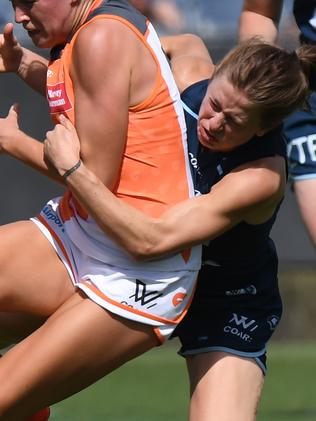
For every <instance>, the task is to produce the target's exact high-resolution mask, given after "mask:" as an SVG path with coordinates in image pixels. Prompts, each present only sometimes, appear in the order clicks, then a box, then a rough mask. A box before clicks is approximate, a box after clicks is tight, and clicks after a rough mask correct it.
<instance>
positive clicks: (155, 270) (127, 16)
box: [34, 0, 201, 335]
mask: <svg viewBox="0 0 316 421" xmlns="http://www.w3.org/2000/svg"><path fill="white" fill-rule="evenodd" d="M111 19H114V20H117V21H119V22H120V23H122V24H123V25H126V26H127V27H128V28H129V29H130V30H131V31H133V33H134V34H135V35H136V36H137V37H138V39H139V41H140V42H142V43H143V44H144V45H145V46H146V48H148V51H149V52H150V54H151V55H152V57H153V60H154V61H155V63H156V64H157V78H156V84H155V87H154V89H153V91H152V93H151V94H150V96H149V97H148V98H147V99H146V100H145V101H143V102H142V103H140V104H138V105H137V106H135V107H130V108H129V110H128V112H129V118H128V131H127V139H126V147H125V150H124V154H123V159H122V165H121V171H120V177H119V180H118V182H117V186H116V190H115V191H114V193H115V194H116V196H117V197H119V198H120V199H121V200H123V201H125V202H126V203H128V204H129V205H131V206H133V207H135V208H137V209H139V210H141V211H142V212H144V213H145V214H147V215H150V216H152V217H159V215H161V214H162V213H163V212H164V211H165V210H167V209H168V208H169V207H170V206H172V205H173V204H175V203H177V202H180V201H182V200H185V199H187V198H189V197H191V196H193V195H194V189H193V183H192V179H191V173H190V168H189V161H188V158H187V144H186V126H185V120H184V114H183V109H182V106H181V101H180V94H179V92H178V90H177V87H176V85H175V82H174V79H173V77H172V73H171V70H170V68H169V65H168V62H167V60H166V58H165V56H164V53H163V51H162V48H161V45H160V42H159V39H158V36H157V34H156V32H155V30H154V28H153V26H152V25H151V24H150V22H149V21H148V20H147V19H146V18H145V17H144V16H143V15H141V14H140V13H139V12H138V11H137V10H136V9H135V8H133V7H132V6H131V5H130V3H129V2H128V1H126V0H109V1H100V0H96V1H94V2H93V4H92V7H91V9H90V10H89V11H88V12H87V15H86V17H85V21H84V23H83V25H82V26H81V27H80V28H79V29H78V31H77V32H76V33H75V34H74V35H73V37H72V38H71V39H70V40H69V42H68V43H67V44H66V45H65V46H62V47H58V48H54V49H53V50H52V52H51V62H50V64H49V69H48V73H47V97H48V101H49V106H50V112H51V115H52V117H53V118H54V116H56V115H57V114H58V113H63V114H64V115H66V116H67V117H68V118H69V119H70V120H71V121H72V122H73V123H74V120H75V110H74V104H75V101H74V90H73V84H72V80H71V76H70V72H69V68H70V63H71V60H72V50H73V46H74V44H75V42H76V39H77V36H78V34H79V33H80V31H82V30H84V28H86V27H87V26H88V25H90V24H91V23H92V22H94V21H96V20H104V21H107V20H111ZM104 118H106V116H104ZM104 140H105V142H106V139H104ZM34 222H35V223H37V225H38V226H39V227H40V229H41V230H42V231H43V233H44V234H45V235H46V236H47V238H48V239H49V240H50V241H51V242H52V243H53V245H54V247H55V249H56V251H57V252H58V254H59V256H60V257H61V258H62V260H63V262H64V264H65V266H66V267H67V269H68V272H69V274H70V276H71V277H72V279H73V282H74V283H75V284H76V285H77V286H78V287H79V288H81V289H83V290H84V291H85V292H86V294H87V295H88V296H89V297H90V298H92V299H93V300H94V301H96V302H98V303H99V304H100V305H102V306H104V307H105V308H107V309H109V310H110V311H113V312H115V313H116V314H120V315H121V316H123V317H127V318H131V319H133V320H136V321H140V322H144V323H148V324H152V325H154V326H158V327H159V329H160V333H161V334H162V335H168V334H170V332H171V331H172V329H173V328H174V326H175V324H176V323H177V322H178V321H179V320H180V319H181V318H182V317H183V315H184V313H185V311H186V309H187V307H188V304H189V302H190V300H191V297H192V294H193V290H194V284H195V280H196V277H197V271H198V269H199V268H200V256H201V248H200V247H194V248H192V249H190V250H186V251H184V252H182V253H178V254H174V255H172V256H170V257H168V258H165V259H162V260H156V261H150V262H145V263H139V262H136V261H135V260H134V259H133V258H132V257H130V256H129V255H128V254H127V253H126V252H125V251H124V250H123V249H122V248H120V247H119V246H117V244H116V243H115V242H113V241H112V240H111V239H110V238H108V237H107V236H106V235H105V234H104V233H103V231H102V230H101V229H100V228H99V226H98V225H97V224H96V223H95V221H94V220H93V219H92V218H91V217H90V216H89V215H88V214H87V212H86V211H85V210H84V209H83V208H82V207H81V206H80V204H79V203H78V202H77V201H76V200H75V198H74V197H73V196H72V194H71V192H69V191H67V192H66V193H65V195H64V196H63V198H56V199H54V200H52V201H50V202H49V203H48V204H47V205H46V206H45V207H44V209H43V210H42V212H41V214H40V216H39V217H38V218H37V219H36V220H34ZM166 326H167V329H166ZM164 328H165V330H164V332H163V333H162V331H163V329H164Z"/></svg>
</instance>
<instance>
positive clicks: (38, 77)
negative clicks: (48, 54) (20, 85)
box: [17, 48, 48, 96]
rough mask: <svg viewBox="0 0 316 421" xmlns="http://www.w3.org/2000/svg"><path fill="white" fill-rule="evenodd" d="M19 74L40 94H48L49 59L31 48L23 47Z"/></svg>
mask: <svg viewBox="0 0 316 421" xmlns="http://www.w3.org/2000/svg"><path fill="white" fill-rule="evenodd" d="M22 50H23V54H22V58H21V62H20V65H19V68H18V71H17V74H18V76H19V77H20V78H21V79H22V80H23V81H24V82H25V83H26V84H27V85H28V86H30V87H31V88H32V89H34V90H35V91H36V92H38V93H39V94H41V95H43V96H46V77H47V66H48V60H47V59H46V58H44V57H42V56H40V55H39V54H36V53H34V52H33V51H31V50H28V49H26V48H23V49H22Z"/></svg>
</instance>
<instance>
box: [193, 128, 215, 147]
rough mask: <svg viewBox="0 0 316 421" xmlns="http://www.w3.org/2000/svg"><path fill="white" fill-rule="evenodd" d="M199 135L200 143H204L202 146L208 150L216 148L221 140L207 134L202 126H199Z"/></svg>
mask: <svg viewBox="0 0 316 421" xmlns="http://www.w3.org/2000/svg"><path fill="white" fill-rule="evenodd" d="M197 134H198V138H199V141H200V142H201V143H202V145H204V146H206V147H208V148H214V147H215V146H216V145H217V144H218V143H219V140H218V139H217V138H216V137H215V136H213V135H211V134H210V133H209V132H207V131H206V130H205V129H204V127H203V126H201V125H200V126H198V129H197Z"/></svg>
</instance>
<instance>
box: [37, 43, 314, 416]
mask: <svg viewBox="0 0 316 421" xmlns="http://www.w3.org/2000/svg"><path fill="white" fill-rule="evenodd" d="M163 47H164V50H165V51H166V53H167V54H168V55H169V56H170V59H171V66H172V70H173V74H174V76H175V79H176V82H177V85H178V87H179V90H180V92H181V93H182V101H183V107H184V112H185V114H186V118H187V130H188V135H189V136H188V137H189V148H188V149H189V150H188V153H189V158H190V161H191V167H192V171H193V175H194V179H195V186H196V190H197V191H196V194H197V195H196V197H195V198H192V199H190V200H187V201H185V202H182V203H180V204H178V205H176V206H174V207H172V208H171V209H170V210H168V211H167V212H166V213H164V214H163V215H162V216H161V217H160V218H156V219H155V218H150V217H147V216H146V215H144V214H142V213H140V212H137V211H135V210H133V209H132V208H130V207H128V206H126V204H123V203H120V201H119V200H118V199H117V198H115V197H114V196H113V194H112V193H111V192H110V191H109V190H108V189H105V188H104V186H102V185H101V183H100V182H99V180H98V178H97V177H96V176H95V175H94V174H93V173H92V172H91V171H89V170H88V169H87V168H86V167H85V165H81V166H80V167H79V168H78V169H76V171H75V172H73V173H72V174H71V175H70V176H69V177H68V178H67V185H68V187H69V188H70V189H71V190H72V192H73V193H74V194H75V195H76V196H77V197H78V199H79V200H80V202H81V203H82V204H83V205H84V207H86V206H87V210H88V211H89V212H90V213H91V214H93V215H94V218H95V220H96V222H97V223H98V224H99V226H100V227H102V229H103V230H104V231H105V232H106V233H108V234H109V235H111V237H112V238H113V239H114V240H116V241H117V242H119V244H121V245H122V246H123V247H124V248H125V249H126V250H127V251H128V252H129V253H130V254H131V255H133V256H134V257H135V259H137V260H138V261H141V260H148V259H154V258H159V257H161V256H165V255H166V254H168V253H174V252H176V251H178V250H181V249H186V248H187V247H189V246H191V245H192V244H197V243H203V244H204V253H203V262H202V269H201V270H200V275H199V281H198V286H197V290H196V295H195V297H194V299H193V302H192V304H191V307H190V308H189V311H188V313H187V315H186V317H185V318H184V319H183V321H182V322H181V324H180V325H179V326H178V327H177V329H176V334H177V335H178V336H179V337H180V340H181V343H182V348H181V351H180V352H181V354H182V355H184V356H185V357H186V360H187V365H188V369H189V375H190V382H191V392H192V396H191V405H190V419H191V420H192V421H193V420H194V421H195V420H209V419H215V420H217V421H222V420H227V419H231V416H232V415H231V414H234V415H233V418H234V421H248V420H249V421H250V420H253V419H254V418H255V414H256V409H257V405H258V401H259V397H260V393H261V388H262V384H263V380H264V371H265V344H266V342H267V341H268V339H269V338H270V336H271V335H272V333H273V331H274V329H275V328H276V326H277V324H278V322H279V319H280V317H281V311H282V304H281V299H280V295H279V291H278V282H277V255H276V252H275V249H274V245H273V243H272V241H271V239H270V238H269V233H270V230H271V227H272V225H273V222H274V220H275V217H276V214H277V211H278V208H279V206H280V203H281V202H282V199H283V195H284V189H285V185H286V178H287V175H286V174H287V171H286V148H285V142H284V139H283V137H282V133H281V128H280V123H281V121H282V119H283V118H284V117H285V116H287V115H289V114H290V113H291V112H292V111H293V110H294V109H296V108H297V107H299V106H301V104H302V103H303V102H304V101H305V100H306V98H307V96H308V93H309V89H310V87H311V86H310V83H309V78H308V75H307V74H306V73H305V71H304V68H303V67H302V65H301V61H302V60H307V61H310V62H311V63H312V61H311V60H313V62H314V63H315V62H316V49H315V48H314V49H313V51H309V50H306V48H301V49H300V50H299V51H298V52H297V53H290V52H287V51H285V50H282V49H279V48H277V47H275V46H273V45H270V44H268V43H262V42H260V41H256V40H251V41H249V42H247V43H245V44H243V45H240V46H239V47H237V48H235V49H234V50H232V51H231V52H230V53H229V54H228V55H227V56H226V57H225V58H224V59H223V60H222V61H221V62H220V63H219V65H218V66H217V67H216V68H215V70H214V67H213V65H212V63H211V61H210V57H209V54H208V51H207V49H206V47H205V45H204V44H203V43H202V41H201V40H200V39H199V38H198V37H196V36H190V35H183V36H178V37H170V38H168V37H167V38H165V39H164V40H163ZM307 53H308V54H309V56H306V54H307ZM311 53H313V57H311V55H312V54H311ZM213 71H214V73H213ZM210 76H212V78H211V79H210ZM312 76H313V77H314V75H312ZM312 80H313V79H311V81H312ZM78 146H79V145H78V137H77V135H76V131H75V129H74V127H73V126H72V124H71V123H70V122H69V121H68V120H66V119H62V120H61V124H60V125H57V126H56V128H55V129H54V131H53V132H49V133H48V134H47V139H46V141H45V153H46V158H47V159H48V160H50V161H51V163H52V164H53V165H54V166H55V168H56V169H57V171H58V172H59V173H62V172H63V171H64V170H65V169H67V168H71V167H72V166H73V165H74V164H75V163H76V162H77V161H78V157H79V152H78V149H79V148H78ZM173 165H174V163H173V162H172V161H170V166H171V167H172V166H173ZM175 305H176V302H175Z"/></svg>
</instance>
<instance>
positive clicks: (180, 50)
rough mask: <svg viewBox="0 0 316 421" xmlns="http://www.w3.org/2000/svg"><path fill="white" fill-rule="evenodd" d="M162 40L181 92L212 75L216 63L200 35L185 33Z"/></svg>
mask: <svg viewBox="0 0 316 421" xmlns="http://www.w3.org/2000/svg"><path fill="white" fill-rule="evenodd" d="M160 41H161V44H162V47H163V49H164V51H165V53H166V54H167V56H168V58H169V60H170V65H171V69H172V73H173V76H174V78H175V81H176V84H177V86H178V89H179V91H180V92H183V91H184V90H185V89H186V88H188V87H189V86H191V85H193V83H196V82H199V81H200V80H203V79H209V78H210V77H211V76H212V73H213V70H214V65H213V62H212V59H211V57H210V55H209V52H208V50H207V47H206V45H205V44H204V42H203V41H202V39H201V38H200V37H198V36H197V35H193V34H183V35H174V36H165V37H161V38H160Z"/></svg>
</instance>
